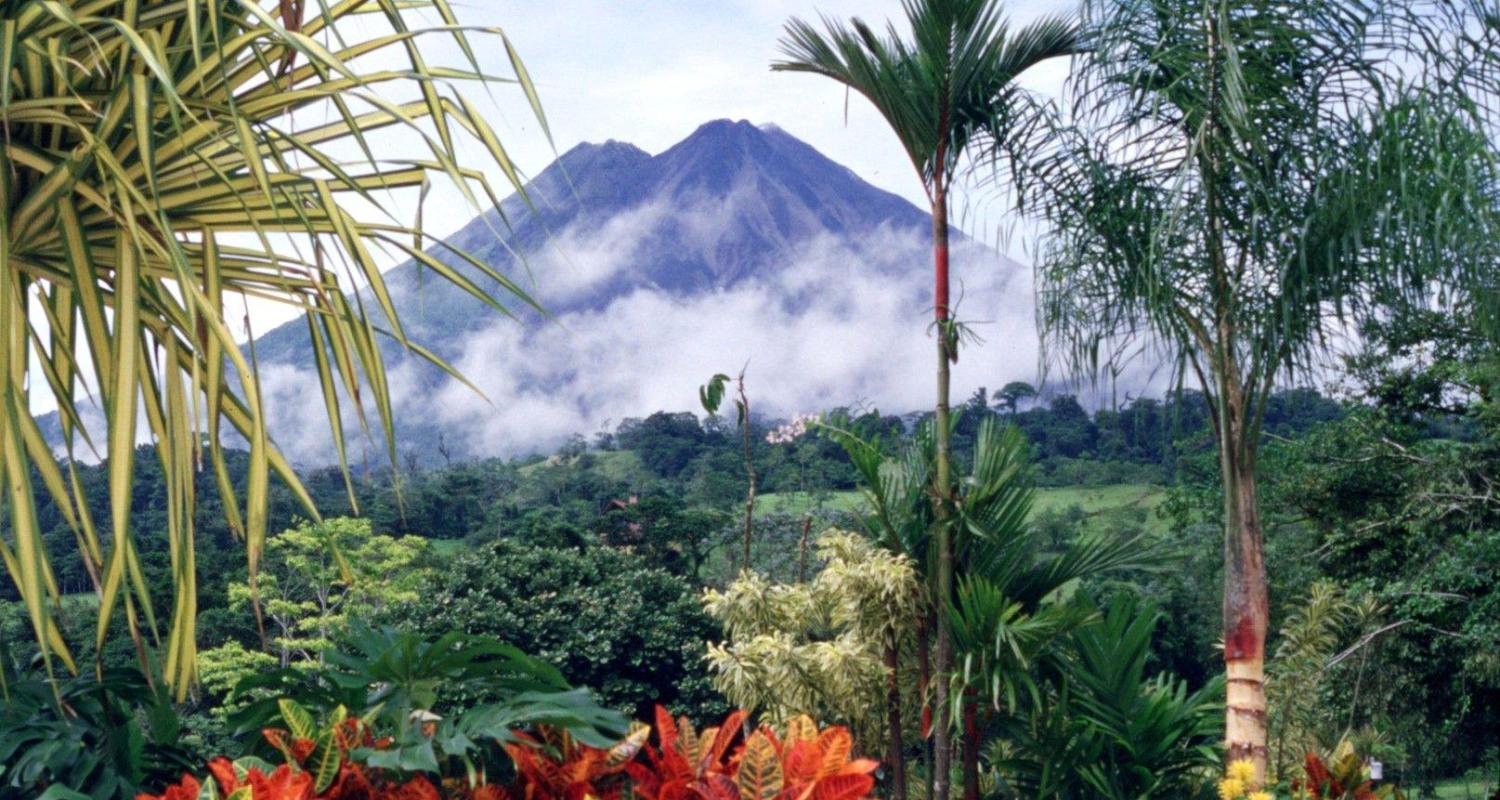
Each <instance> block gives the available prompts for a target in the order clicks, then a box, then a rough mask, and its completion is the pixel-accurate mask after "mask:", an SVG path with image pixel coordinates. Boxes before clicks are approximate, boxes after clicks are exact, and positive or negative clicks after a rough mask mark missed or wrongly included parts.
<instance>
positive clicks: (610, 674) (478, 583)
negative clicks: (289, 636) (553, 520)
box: [390, 541, 724, 719]
mask: <svg viewBox="0 0 1500 800" xmlns="http://www.w3.org/2000/svg"><path fill="white" fill-rule="evenodd" d="M418 595H419V597H420V598H421V599H419V600H417V601H415V602H411V603H407V604H405V605H403V606H402V607H400V608H398V609H395V610H394V611H393V612H392V614H391V615H390V621H392V622H393V623H394V624H396V625H398V626H400V627H405V628H409V629H412V630H461V631H465V632H468V633H471V634H482V635H485V636H492V637H495V638H496V639H499V640H501V641H505V642H509V643H511V644H513V645H515V646H516V647H518V648H520V649H521V650H523V651H525V652H527V653H531V654H533V655H535V656H537V657H538V658H541V659H543V660H545V661H547V662H549V663H551V664H554V665H556V666H557V668H558V669H559V670H560V671H561V672H562V674H563V676H564V677H565V678H566V679H567V680H568V682H569V683H571V684H573V685H574V686H586V687H588V688H590V689H593V690H594V691H595V693H596V694H597V696H598V697H599V699H600V701H601V702H602V703H603V704H605V705H607V706H610V707H612V708H616V709H619V710H621V711H626V712H628V713H632V714H633V715H634V716H636V717H641V716H644V715H645V714H646V713H649V711H650V709H651V707H652V705H653V704H654V703H656V702H658V701H660V702H662V703H665V704H666V705H668V706H670V707H672V708H674V709H676V710H678V711H681V712H684V713H687V714H689V715H691V716H693V717H695V718H698V719H704V718H710V717H713V716H717V715H719V714H722V713H723V711H724V705H723V701H722V700H720V699H719V698H718V696H717V695H716V694H715V693H714V691H713V689H712V687H711V686H710V685H709V681H708V677H707V675H705V674H704V671H703V669H702V654H703V643H704V642H705V641H707V640H709V639H716V638H719V635H720V634H719V631H718V628H717V626H716V625H715V624H714V622H713V620H712V619H710V618H709V617H708V616H707V615H706V614H704V613H703V611H702V609H701V608H700V607H699V605H698V600H697V597H696V594H695V591H694V588H693V586H692V585H691V584H690V583H689V582H688V581H687V580H685V579H683V578H680V577H677V576H674V575H671V574H669V573H667V572H666V571H664V570H661V569H656V568H652V567H649V566H647V565H646V563H645V562H644V561H643V560H642V558H641V557H640V556H638V555H635V554H633V553H629V552H624V551H620V550H616V549H613V548H607V547H591V548H587V549H584V550H561V549H554V548H543V547H528V546H525V545H520V544H516V543H513V542H504V541H502V542H496V543H493V544H492V545H490V546H489V547H486V548H485V549H483V550H480V551H477V552H474V553H469V554H465V555H462V556H459V557H458V558H455V559H454V560H453V561H452V562H450V563H449V564H448V565H447V567H446V568H445V569H444V570H443V571H442V575H441V577H440V578H439V579H434V580H432V581H431V582H430V583H429V584H428V585H427V586H426V587H425V588H424V589H423V590H422V591H420V592H419V593H418ZM476 699H483V697H482V696H481V697H478V698H476Z"/></svg>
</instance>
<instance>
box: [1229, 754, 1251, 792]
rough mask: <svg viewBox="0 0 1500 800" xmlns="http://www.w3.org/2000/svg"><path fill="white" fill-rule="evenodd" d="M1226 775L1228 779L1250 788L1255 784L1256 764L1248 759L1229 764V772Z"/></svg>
mask: <svg viewBox="0 0 1500 800" xmlns="http://www.w3.org/2000/svg"><path fill="white" fill-rule="evenodd" d="M1225 774H1226V776H1227V777H1229V778H1231V779H1233V780H1237V781H1239V782H1240V783H1243V784H1245V785H1246V786H1249V785H1250V784H1252V783H1254V782H1255V763H1254V762H1252V761H1251V760H1250V759H1248V758H1242V759H1240V760H1238V761H1232V762H1230V764H1229V770H1228V772H1226V773H1225Z"/></svg>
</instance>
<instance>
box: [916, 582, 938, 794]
mask: <svg viewBox="0 0 1500 800" xmlns="http://www.w3.org/2000/svg"><path fill="white" fill-rule="evenodd" d="M928 620H929V615H928V613H927V610H926V608H925V607H922V610H921V611H919V612H918V613H917V702H918V705H919V706H920V707H921V715H920V720H919V727H918V731H919V733H920V734H921V740H922V770H923V772H924V773H925V774H924V776H923V779H924V780H925V781H926V784H927V787H926V788H927V800H932V798H933V797H934V796H935V795H934V791H933V786H932V783H933V780H934V773H933V771H932V741H931V740H930V739H928V732H929V729H930V728H931V726H932V711H931V706H929V705H928V698H927V687H928V686H930V685H931V683H932V635H931V633H930V629H929V626H928Z"/></svg>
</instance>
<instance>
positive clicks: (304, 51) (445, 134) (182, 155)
mask: <svg viewBox="0 0 1500 800" xmlns="http://www.w3.org/2000/svg"><path fill="white" fill-rule="evenodd" d="M429 5H430V8H431V9H432V10H433V13H435V14H436V15H437V16H438V17H439V18H441V21H442V24H441V25H439V26H437V27H434V28H431V29H422V28H414V27H411V24H410V23H411V20H410V19H409V18H408V12H407V11H404V10H402V9H404V8H406V7H407V4H398V3H386V2H380V3H366V2H362V0H338V1H337V2H329V3H319V4H318V9H319V10H317V11H315V12H312V13H310V14H308V15H307V17H306V18H305V19H304V18H303V13H302V8H303V7H304V3H301V2H296V3H293V2H287V1H286V0H280V1H279V2H274V3H273V2H270V0H239V1H238V2H230V0H198V2H189V3H137V2H132V1H131V0H90V1H89V2H83V0H59V2H52V3H37V2H25V1H24V0H4V2H0V76H3V78H0V124H3V125H4V134H5V136H4V140H3V147H4V151H5V155H6V158H5V163H6V167H5V168H4V169H0V320H3V323H0V326H3V334H4V335H3V338H0V400H3V404H4V407H3V413H0V456H3V459H4V460H3V469H0V485H3V486H4V488H5V490H6V498H7V500H8V505H9V508H10V514H11V520H10V522H11V531H12V535H13V537H14V549H13V550H12V548H10V547H8V546H6V545H5V544H4V543H3V542H0V557H3V561H4V564H5V569H6V571H7V572H8V573H9V575H10V577H11V579H12V581H13V582H14V584H15V586H16V589H17V591H18V592H19V594H20V596H21V598H22V600H23V601H24V603H25V605H26V608H27V610H28V612H29V616H30V620H31V624H32V626H33V629H34V632H35V635H36V637H37V639H38V641H39V642H40V643H41V652H42V654H43V657H44V661H45V663H46V667H47V670H48V672H49V674H52V671H53V661H54V659H60V660H61V662H62V663H63V664H64V665H65V666H66V667H68V668H69V669H70V670H76V665H75V663H74V660H73V657H72V655H71V653H70V651H69V648H68V646H67V644H66V643H65V642H64V641H63V639H62V636H61V635H60V633H59V629H58V627H57V625H56V623H55V622H54V621H53V609H54V607H55V605H56V603H57V601H58V589H57V585H56V582H55V581H54V579H53V575H52V571H51V568H50V566H49V563H48V558H49V554H48V553H47V551H46V549H45V547H44V546H43V539H42V529H41V526H40V523H39V522H38V520H37V514H36V507H35V504H34V501H33V494H32V491H33V485H32V481H33V476H35V477H36V478H39V479H40V481H41V483H42V487H40V488H41V489H42V490H45V491H46V492H48V493H49V494H50V495H51V497H52V498H53V499H54V500H55V501H56V504H57V506H58V507H59V508H60V509H62V511H63V513H64V514H65V515H66V518H67V523H68V524H69V525H70V526H71V527H72V529H73V531H74V533H75V535H76V538H77V541H78V546H79V548H80V551H81V555H82V558H83V561H84V563H85V565H86V566H87V568H88V570H89V574H90V576H91V577H92V579H93V583H94V588H95V591H96V592H97V594H98V598H99V612H98V625H97V628H96V636H97V644H99V645H101V646H100V647H98V648H97V649H98V650H100V651H102V650H103V647H102V644H103V643H104V641H105V639H106V638H107V636H108V634H109V630H110V628H111V624H112V622H113V621H114V620H115V619H116V617H117V612H119V611H121V610H122V609H123V616H124V620H125V624H126V626H127V628H128V630H129V632H130V634H131V635H132V637H133V638H134V640H135V642H136V645H137V649H138V651H139V652H140V654H141V656H142V658H143V661H144V660H145V659H147V657H148V655H149V654H150V653H151V652H154V651H155V648H156V647H161V651H160V652H161V659H160V664H159V666H160V668H161V670H162V674H163V675H164V676H165V680H166V681H167V682H168V683H169V684H170V685H172V686H174V687H175V689H176V692H177V695H178V696H179V697H181V696H182V695H183V694H184V693H185V692H186V691H187V689H188V688H189V686H190V684H191V683H192V682H193V680H194V663H195V660H196V659H195V652H196V647H195V643H194V630H195V627H196V622H195V618H196V609H197V600H196V588H195V576H194V573H195V564H194V558H193V548H194V541H193V539H194V532H193V522H192V520H193V507H194V497H193V485H194V484H193V472H194V470H196V469H198V467H199V465H200V464H201V463H203V460H204V458H203V456H204V451H205V450H206V451H207V459H206V461H207V463H208V464H209V465H210V468H211V469H213V470H214V472H215V473H216V475H217V477H218V484H219V490H220V492H221V494H222V495H223V501H224V508H225V510H226V514H227V515H228V517H229V521H230V523H231V525H232V526H233V527H234V528H235V529H236V530H237V532H239V533H240V534H241V535H242V536H243V538H244V540H245V543H246V553H247V560H248V565H249V574H250V580H251V582H252V584H253V583H254V582H255V580H256V575H257V567H258V566H259V562H260V558H261V554H262V551H263V548H264V544H265V536H266V502H267V492H268V486H269V482H270V479H271V475H272V474H273V473H274V474H275V475H277V476H279V478H280V479H281V480H282V481H283V482H285V483H286V485H287V486H289V487H290V488H291V489H292V491H293V493H294V494H295V495H296V496H297V497H298V498H299V499H300V500H301V501H302V502H303V504H304V505H306V506H307V508H308V511H309V513H310V514H313V515H314V516H315V515H316V511H315V510H314V509H312V507H311V502H310V501H309V499H308V495H307V493H306V492H305V491H303V489H302V487H301V484H300V483H299V481H298V479H297V476H296V475H295V474H294V473H293V471H292V470H291V468H290V466H289V465H288V463H287V461H286V459H285V458H283V457H282V456H281V454H280V453H279V452H278V450H277V448H276V445H275V443H274V442H273V441H272V440H271V437H270V435H269V433H268V432H267V422H266V421H267V416H268V413H267V409H266V407H265V398H264V396H263V394H262V392H261V390H260V385H259V382H258V380H257V372H256V365H255V361H254V356H253V353H254V351H253V349H252V350H249V351H248V352H247V351H242V350H241V348H240V346H239V345H238V344H237V343H236V341H235V339H234V336H233V334H232V332H231V329H230V322H229V321H230V320H231V319H235V318H238V317H239V316H240V315H242V314H243V315H245V316H247V317H248V306H247V301H251V300H254V301H272V302H278V303H281V304H284V305H285V306H287V307H290V308H293V309H296V310H298V311H300V312H302V313H303V315H304V316H305V318H306V321H307V325H308V336H309V337H310V339H311V342H312V345H313V347H312V349H313V353H314V359H315V363H314V366H315V367H316V369H317V371H318V374H319V376H320V377H321V385H322V393H323V399H324V402H325V405H326V408H327V414H328V418H329V423H330V427H331V428H332V433H333V441H334V444H335V445H336V449H337V453H338V456H339V459H340V461H341V462H343V461H344V438H343V429H344V424H345V421H346V420H345V414H346V413H348V408H347V406H349V405H352V407H353V415H354V418H355V419H356V420H357V421H358V422H359V423H360V424H361V425H365V426H368V425H369V416H370V411H371V408H372V407H373V411H374V416H375V417H377V418H378V422H377V427H379V429H380V430H382V432H383V434H384V435H385V437H386V439H387V441H388V442H389V441H390V439H391V434H392V420H391V408H390V393H389V391H388V388H387V384H386V373H385V369H384V366H383V363H382V356H381V349H380V347H379V344H378V341H379V340H380V338H381V336H384V337H388V338H389V339H390V340H393V341H394V342H395V343H397V344H398V345H402V346H406V347H408V348H409V349H410V350H411V351H412V352H413V353H415V354H416V355H417V356H418V357H421V358H425V359H427V360H429V361H433V362H436V363H439V364H440V363H441V362H438V360H437V358H436V357H435V356H433V355H432V354H431V353H430V352H429V351H427V350H425V349H423V348H422V347H421V346H420V345H418V344H416V343H415V342H411V341H409V340H408V339H407V337H406V334H405V332H404V331H403V329H402V326H401V322H400V317H399V316H398V314H397V312H396V308H395V306H394V304H393V301H392V298H391V296H390V293H389V292H388V291H387V290H386V286H385V282H384V281H383V280H382V278H381V274H380V269H379V266H380V263H381V262H380V261H378V260H377V257H376V253H377V250H383V251H385V252H387V253H391V254H395V255H404V256H405V257H409V258H412V259H415V260H416V261H417V262H419V263H420V264H422V265H423V266H424V268H426V269H430V270H431V271H432V272H434V273H436V274H437V275H438V276H440V277H441V278H443V279H445V280H448V281H451V282H453V283H455V284H457V285H459V286H460V287H462V288H463V289H464V290H466V291H468V292H469V293H470V294H472V295H474V296H475V297H477V298H479V299H481V300H484V301H485V302H487V303H489V304H490V305H492V306H494V307H496V308H497V309H501V310H504V306H502V305H501V303H500V301H499V300H498V299H496V296H495V295H496V294H497V293H514V294H515V295H516V296H518V297H520V298H521V299H522V300H523V302H530V301H529V300H526V299H525V296H524V294H521V293H520V291H519V289H518V288H517V287H516V286H515V285H514V284H512V283H511V282H510V281H508V280H507V279H506V278H505V277H504V276H502V275H500V274H498V273H496V272H495V271H494V270H493V269H491V268H490V267H488V266H486V265H485V264H483V263H482V262H480V261H478V260H476V259H473V258H471V257H468V256H466V255H465V254H463V253H459V252H456V251H453V250H451V249H450V250H449V251H448V252H446V253H445V254H444V257H443V258H438V257H437V256H435V255H432V254H429V253H427V252H425V251H424V250H423V248H424V247H426V246H427V245H428V244H429V243H430V237H428V236H427V235H426V234H425V233H424V231H423V229H422V224H421V214H420V212H418V213H417V215H416V221H415V222H414V223H412V222H405V221H402V219H400V218H398V217H397V216H396V215H395V213H394V211H393V210H386V207H387V206H388V204H389V202H390V201H392V200H395V199H396V198H398V197H400V196H403V195H410V196H411V197H412V198H413V199H417V200H418V202H420V198H421V196H423V195H425V193H426V191H427V187H428V184H429V182H430V181H431V180H432V179H433V178H437V179H440V180H443V179H446V180H447V181H448V182H451V183H452V184H453V186H454V187H456V190H457V191H458V192H459V193H460V194H461V195H463V196H464V197H465V198H466V199H467V201H468V202H469V203H470V204H471V205H473V206H474V207H475V208H476V209H478V208H481V207H489V206H491V205H495V204H496V196H495V194H494V192H493V191H492V189H491V187H490V185H489V182H488V181H487V180H486V178H485V177H484V173H483V172H481V171H480V170H479V169H478V168H477V167H476V166H470V165H463V164H460V163H459V158H458V147H459V144H460V143H461V142H463V141H464V140H471V141H474V142H477V143H478V149H479V150H480V151H482V152H484V153H486V154H487V160H488V166H489V167H492V168H494V170H495V171H496V172H497V173H498V174H500V175H503V176H504V179H505V181H506V182H508V183H510V184H511V185H513V186H515V187H516V188H519V187H520V185H521V178H520V176H519V175H518V173H517V171H516V168H515V166H514V164H513V163H512V162H511V160H510V157H509V155H508V154H507V153H506V150H505V148H504V146H503V145H502V144H501V142H500V140H499V139H498V138H497V137H496V135H495V134H494V133H493V131H491V129H490V127H489V126H488V125H487V124H486V123H485V121H484V119H483V118H482V117H481V116H480V115H479V114H478V113H477V111H476V108H475V106H474V105H473V104H471V103H470V102H469V101H468V100H467V99H466V98H465V97H464V96H463V95H462V94H460V93H459V92H458V91H457V90H456V89H455V88H454V85H455V84H457V83H461V82H464V81H471V80H474V81H482V82H489V81H494V80H497V79H494V78H490V77H486V76H485V75H484V74H482V72H481V70H480V68H479V65H478V62H477V60H476V59H475V56H474V47H473V45H472V43H471V41H470V39H471V36H472V35H474V34H473V33H472V31H470V32H469V33H466V32H465V31H468V30H470V29H466V28H464V27H462V26H459V25H458V24H457V20H456V19H454V17H453V14H452V11H451V10H450V9H449V7H448V5H447V3H446V2H445V0H434V2H433V3H431V4H429ZM355 14H360V15H362V16H361V18H360V19H359V20H354V19H353V15H355ZM354 23H357V24H354ZM491 34H493V35H494V38H495V39H496V41H497V43H498V45H499V49H503V51H504V52H505V53H507V55H508V56H509V59H510V64H511V69H512V72H513V77H512V78H510V79H508V81H509V82H514V83H516V84H518V85H519V86H520V87H521V88H522V89H523V94H524V95H525V98H526V100H527V102H528V104H529V105H530V106H531V108H532V109H533V112H534V113H535V114H536V116H537V119H538V121H539V122H540V123H541V124H542V126H543V129H544V130H545V119H544V118H543V117H542V116H541V109H540V105H539V104H538V101H537V97H536V93H535V91H534V89H533V88H532V84H531V81H530V79H529V78H528V76H527V73H526V71H525V69H524V67H523V66H522V65H521V62H520V61H519V59H518V58H517V57H516V54H515V52H514V50H513V49H512V48H511V46H510V43H509V41H508V40H507V39H505V38H504V36H503V34H500V33H499V32H498V31H492V32H491ZM486 35H490V34H486ZM434 38H436V39H447V40H449V41H451V42H453V43H456V45H457V48H458V51H459V52H462V53H463V54H464V55H465V56H466V58H467V62H468V63H467V66H462V67H447V66H436V65H429V64H428V63H427V61H426V60H425V59H424V58H423V55H422V50H421V48H420V47H419V45H420V44H422V43H423V42H424V41H426V40H430V39H434ZM370 56H375V57H376V58H375V63H372V61H371V59H370V58H369V57H370ZM393 133H398V134H399V136H400V138H399V141H398V140H397V139H393V138H391V137H390V136H389V134H393ZM396 147H401V148H403V149H402V150H401V155H400V157H393V156H392V155H391V154H392V153H394V152H396V150H395V148H396ZM454 264H462V265H466V266H464V267H463V268H462V269H460V268H456V267H454V266H453V265H454ZM361 285H362V286H363V288H360V287H361ZM486 287H498V292H497V291H496V289H495V288H486ZM355 289H359V291H357V292H355V291H354V290H355ZM366 306H371V307H372V308H367V307H366ZM247 322H248V320H247ZM444 369H448V368H447V367H446V366H444ZM450 372H451V370H450ZM34 391H45V392H50V394H51V395H52V397H54V398H55V399H56V402H57V406H58V412H59V417H60V420H61V426H62V438H63V444H62V447H63V449H64V451H65V453H66V456H67V458H66V460H65V461H64V463H63V465H61V466H60V465H59V463H58V462H57V460H56V459H55V458H54V456H53V453H52V451H51V449H50V447H51V445H49V443H48V442H47V440H46V439H45V438H44V436H43V434H42V431H41V430H40V428H39V427H38V425H37V423H36V422H35V421H34V420H33V419H32V416H31V401H32V394H33V392H34ZM86 393H87V394H91V395H92V397H94V398H97V402H98V405H99V406H100V408H101V409H102V410H103V425H102V428H100V427H99V426H98V425H97V424H96V425H93V426H91V425H90V424H88V423H87V421H86V420H87V419H88V417H87V416H86V414H85V411H86V410H87V409H86V406H87V405H89V404H92V402H94V401H93V399H89V398H87V397H86ZM341 397H346V398H348V400H341ZM349 401H352V403H351V402H349ZM138 418H141V419H144V420H145V421H146V429H145V430H144V431H138V430H137V419H138ZM226 423H227V425H228V426H229V427H230V428H232V429H233V430H234V431H235V432H237V433H238V435H240V436H242V437H243V438H244V439H245V441H247V442H248V444H249V450H250V467H249V477H248V481H247V485H246V486H245V490H244V496H243V500H241V498H240V497H238V496H237V493H236V489H235V487H234V486H233V485H232V484H231V482H230V478H229V472H228V470H227V468H226V466H225V461H224V456H223V452H222V445H221V435H220V431H221V427H222V426H223V425H224V424H226ZM143 433H144V434H145V437H146V438H149V440H150V441H151V442H153V443H154V445H155V449H156V455H157V458H158V459H159V461H160V463H161V467H162V470H163V472H164V474H165V477H166V487H167V489H166V491H167V500H168V505H169V508H170V513H169V520H170V522H169V529H168V531H167V535H168V538H169V541H170V545H171V549H170V553H171V569H172V574H173V576H174V586H173V591H174V601H173V607H172V611H171V623H170V630H169V633H168V635H167V636H166V641H165V643H164V646H162V643H161V641H160V639H159V638H158V628H157V615H156V613H155V610H154V609H153V608H152V604H151V600H150V593H149V591H148V587H147V586H146V585H145V582H144V580H143V577H142V572H141V568H140V564H139V563H138V560H137V557H136V547H135V543H134V536H135V534H136V532H135V531H134V530H132V527H131V520H130V499H131V479H132V474H133V460H134V458H135V455H136V442H137V439H138V437H139V436H140V435H141V434H143ZM96 445H102V448H100V449H97V450H96V449H95V446H96ZM91 452H94V453H98V455H100V456H102V457H104V458H106V459H107V460H108V462H109V499H110V509H111V512H110V519H109V520H105V521H100V522H96V521H95V520H93V519H91V518H90V517H89V514H88V511H87V509H88V504H87V502H86V498H85V497H84V495H83V489H82V485H81V483H80V482H79V480H78V476H77V475H76V474H75V472H74V470H73V467H72V464H73V461H74V459H75V458H78V457H80V456H85V455H89V454H90V453H91ZM389 452H390V455H391V457H392V459H393V464H394V457H395V449H394V443H391V445H390V450H389ZM345 471H346V475H347V468H346V470H345ZM351 497H352V489H351ZM103 523H107V525H106V524H103ZM101 531H109V532H111V533H103V534H101ZM148 674H150V673H148Z"/></svg>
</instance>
